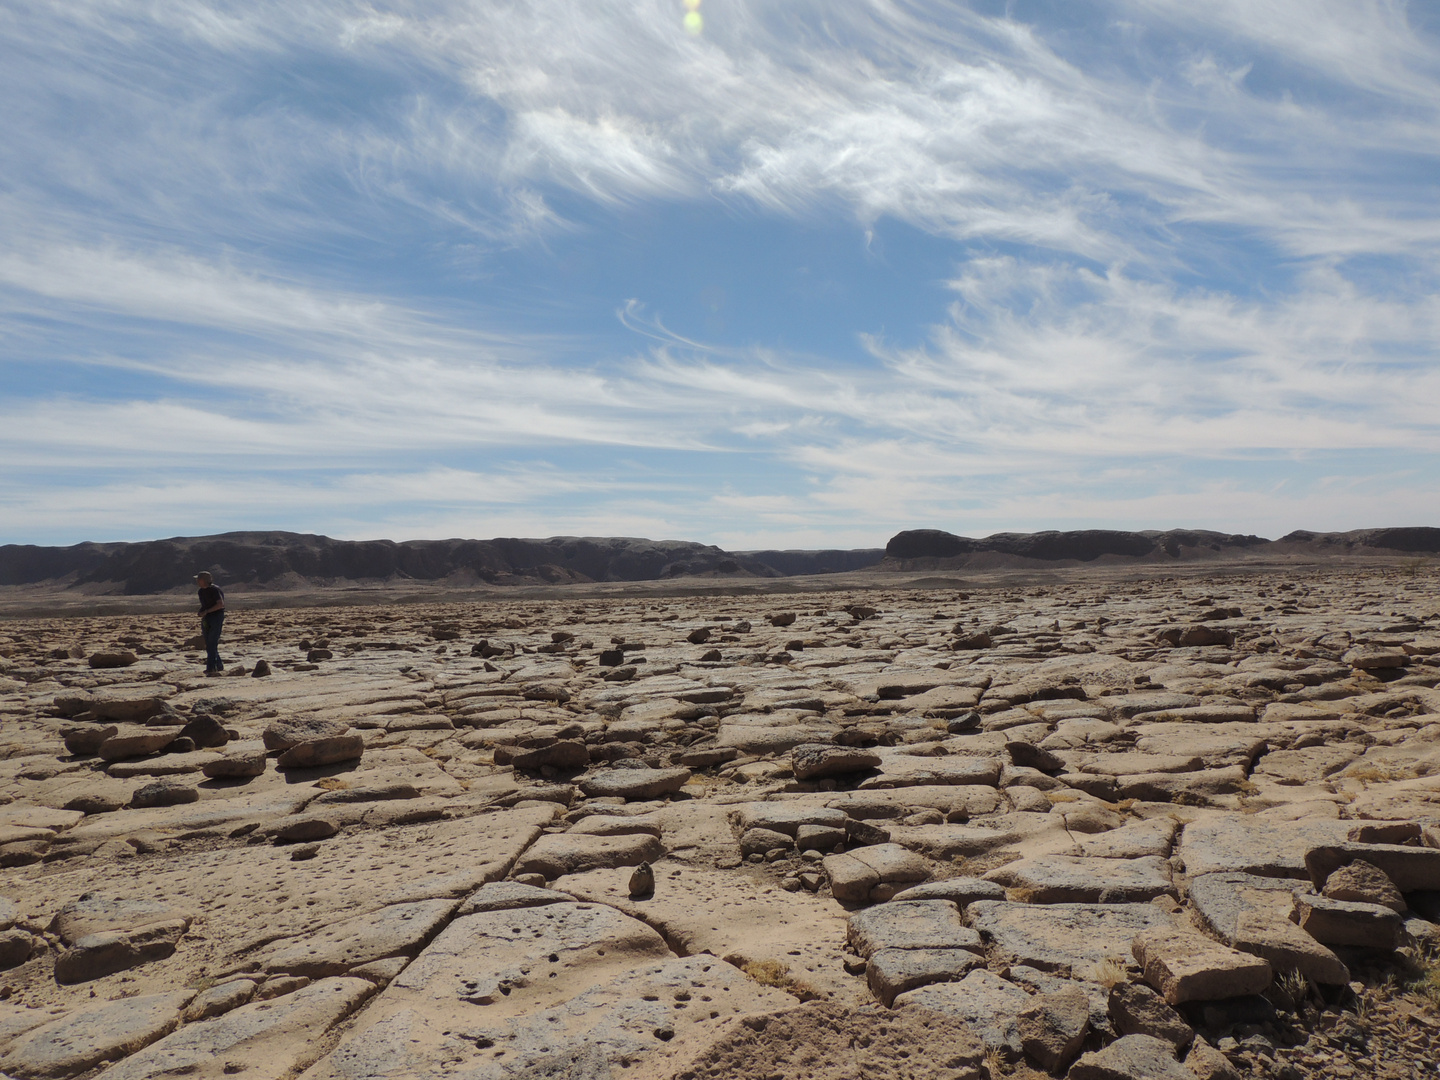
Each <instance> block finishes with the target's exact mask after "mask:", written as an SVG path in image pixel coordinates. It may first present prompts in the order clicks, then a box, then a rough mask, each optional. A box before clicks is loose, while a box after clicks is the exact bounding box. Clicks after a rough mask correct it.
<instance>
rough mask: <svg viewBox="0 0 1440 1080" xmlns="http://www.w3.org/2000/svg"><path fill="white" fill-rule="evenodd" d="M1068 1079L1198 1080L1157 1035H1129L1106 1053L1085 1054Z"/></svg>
mask: <svg viewBox="0 0 1440 1080" xmlns="http://www.w3.org/2000/svg"><path fill="white" fill-rule="evenodd" d="M1067 1077H1068V1080H1196V1074H1195V1073H1193V1072H1191V1071H1190V1070H1189V1069H1187V1068H1186V1067H1185V1066H1184V1065H1182V1064H1180V1062H1178V1061H1176V1060H1175V1048H1174V1047H1173V1046H1171V1045H1170V1044H1169V1043H1168V1042H1166V1041H1165V1040H1164V1039H1157V1038H1155V1037H1154V1036H1153V1035H1126V1036H1125V1037H1124V1038H1120V1039H1116V1040H1115V1041H1114V1042H1113V1043H1111V1044H1110V1045H1109V1046H1107V1047H1105V1049H1103V1050H1095V1051H1092V1052H1091V1053H1088V1054H1082V1055H1081V1056H1080V1060H1079V1061H1077V1062H1075V1064H1074V1065H1072V1066H1071V1067H1070V1072H1069V1073H1068V1074H1067Z"/></svg>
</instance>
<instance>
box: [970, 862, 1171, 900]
mask: <svg viewBox="0 0 1440 1080" xmlns="http://www.w3.org/2000/svg"><path fill="white" fill-rule="evenodd" d="M985 879H986V880H987V881H993V882H996V883H997V884H1000V885H1004V886H1005V887H1006V888H1009V889H1012V890H1014V891H1015V893H1016V894H1017V895H1016V896H1015V899H1021V900H1025V901H1027V902H1029V903H1032V904H1131V903H1139V902H1141V901H1145V900H1153V899H1154V898H1155V897H1157V896H1176V895H1178V894H1177V892H1176V890H1175V886H1174V885H1173V884H1172V883H1171V881H1170V868H1169V865H1168V864H1167V863H1166V861H1165V860H1164V859H1162V858H1160V857H1159V856H1158V855H1149V856H1146V857H1144V858H1140V859H1097V858H1086V857H1083V856H1074V855H1042V856H1040V857H1039V858H1036V859H1021V860H1020V861H1018V862H1013V863H1009V864H1007V865H1005V866H1002V867H999V868H997V869H995V870H992V871H990V872H989V873H988V874H986V875H985Z"/></svg>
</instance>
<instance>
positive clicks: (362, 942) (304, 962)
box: [256, 900, 457, 979]
mask: <svg viewBox="0 0 1440 1080" xmlns="http://www.w3.org/2000/svg"><path fill="white" fill-rule="evenodd" d="M456 906H457V905H456V901H454V900H422V901H420V902H418V903H414V904H391V905H390V906H388V907H382V908H381V909H380V910H378V911H371V912H367V913H366V914H364V915H359V916H356V917H355V918H351V919H343V920H341V921H340V922H337V923H334V924H333V925H330V926H326V927H324V928H323V929H321V930H318V931H316V932H315V933H313V934H308V935H306V936H305V937H301V938H285V939H282V940H280V941H277V942H275V943H274V944H272V945H268V946H266V947H265V948H264V949H263V950H262V951H261V952H260V953H259V954H258V955H257V956H256V959H257V960H258V961H259V963H260V966H261V968H262V969H263V970H264V971H267V972H270V973H272V974H274V973H278V972H283V973H285V974H287V975H305V976H308V977H309V978H312V979H321V978H327V977H330V976H335V975H343V974H345V973H346V972H347V971H350V970H351V969H352V968H356V967H359V966H360V965H362V964H369V963H373V962H374V961H376V960H384V959H386V958H387V957H392V956H404V957H413V956H415V955H416V954H417V953H419V951H420V949H421V948H422V947H423V946H424V944H425V943H426V942H427V941H429V940H430V938H431V937H432V936H433V935H434V934H435V933H436V931H438V930H439V929H440V927H441V926H443V925H444V923H445V920H446V919H448V918H449V917H450V913H451V912H452V911H454V910H455V908H456Z"/></svg>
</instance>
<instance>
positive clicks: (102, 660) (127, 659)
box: [90, 652, 136, 668]
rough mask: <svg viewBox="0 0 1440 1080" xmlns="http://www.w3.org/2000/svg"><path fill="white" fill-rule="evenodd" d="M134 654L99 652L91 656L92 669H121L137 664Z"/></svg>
mask: <svg viewBox="0 0 1440 1080" xmlns="http://www.w3.org/2000/svg"><path fill="white" fill-rule="evenodd" d="M135 661H136V656H135V654H134V653H133V652H97V653H92V654H91V655H90V666H91V667H92V668H121V667H129V666H130V665H131V664H133V663H135Z"/></svg>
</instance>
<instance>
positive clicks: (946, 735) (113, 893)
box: [0, 562, 1440, 1080]
mask: <svg viewBox="0 0 1440 1080" xmlns="http://www.w3.org/2000/svg"><path fill="white" fill-rule="evenodd" d="M221 584H222V585H223V584H225V583H224V582H223V581H222V582H221ZM681 584H683V583H681ZM439 595H440V594H439V593H438V592H437V596H439ZM351 599H354V598H353V597H352V598H351ZM361 599H364V598H361ZM409 599H410V601H411V602H406V603H395V602H385V601H386V598H384V597H379V598H377V597H371V598H369V601H368V602H358V603H345V604H333V603H327V604H325V605H318V604H317V606H308V607H307V606H295V604H296V601H295V599H294V598H293V597H292V598H290V599H289V600H288V601H286V604H285V606H280V605H279V604H278V603H277V604H270V603H268V602H267V601H266V600H265V599H264V598H263V597H250V598H247V597H245V596H242V595H236V596H235V597H233V598H232V602H231V608H230V612H229V617H228V622H227V626H226V631H225V637H224V640H223V641H222V645H221V653H222V655H223V656H224V657H225V659H226V661H227V669H226V672H225V675H224V676H222V677H219V678H205V677H204V676H203V675H202V671H201V669H202V663H203V653H202V652H201V651H200V650H199V648H198V644H199V643H198V640H197V638H196V634H197V633H198V629H197V625H196V620H195V617H194V615H193V614H192V613H191V608H190V605H189V601H188V599H186V598H183V597H181V598H175V599H173V602H172V601H164V602H159V603H150V604H148V606H147V605H143V604H139V603H138V602H137V603H136V605H135V607H134V609H133V610H132V611H131V612H128V613H127V612H124V611H122V612H119V613H113V614H103V615H65V616H40V615H32V616H18V615H12V616H10V617H8V618H5V619H4V620H3V621H0V733H3V734H0V744H3V753H0V758H3V760H0V804H3V805H0V968H3V970H0V1074H3V1075H4V1076H6V1077H10V1078H14V1080H62V1078H69V1077H91V1076H96V1077H102V1078H104V1080H146V1078H151V1077H172V1076H173V1077H182V1076H183V1077H194V1078H203V1080H208V1078H211V1077H228V1076H234V1077H239V1078H241V1080H281V1078H293V1077H304V1078H305V1080H369V1078H374V1080H380V1078H397V1080H398V1078H407V1080H408V1078H416V1080H418V1078H425V1077H446V1078H457V1080H458V1078H466V1080H502V1078H505V1080H509V1078H514V1080H520V1078H524V1080H539V1078H542V1077H555V1078H557V1080H558V1078H562V1077H575V1078H582V1080H592V1078H593V1080H601V1078H619V1077H627V1078H628V1077H634V1078H646V1080H670V1078H676V1080H679V1078H701V1077H705V1078H710V1077H721V1076H725V1077H757V1078H758V1077H765V1078H774V1080H781V1078H785V1080H788V1078H791V1077H796V1078H798V1077H817V1078H824V1080H840V1078H842V1077H844V1078H849V1077H879V1078H886V1077H897V1078H898V1077H906V1078H915V1080H932V1078H933V1080H940V1078H947V1080H962V1078H963V1080H971V1078H974V1080H979V1078H982V1077H988V1078H989V1080H997V1078H998V1077H1001V1076H1016V1077H1030V1076H1042V1075H1054V1076H1067V1075H1068V1076H1069V1077H1073V1078H1075V1080H1121V1078H1135V1080H1140V1078H1168V1077H1173V1078H1176V1080H1195V1078H1206V1080H1219V1078H1223V1077H1233V1076H1237V1075H1238V1076H1247V1077H1248V1076H1253V1077H1275V1078H1280V1080H1294V1078H1299V1077H1322V1076H1323V1077H1333V1078H1350V1077H1366V1078H1369V1077H1383V1078H1392V1077H1393V1078H1401V1077H1404V1078H1409V1077H1420V1076H1434V1075H1436V1074H1437V1068H1440V1065H1437V1063H1440V965H1437V959H1436V957H1437V947H1440V923H1437V920H1440V690H1437V689H1436V686H1437V684H1440V577H1437V575H1436V574H1435V572H1434V571H1433V569H1431V568H1429V567H1426V566H1420V565H1418V564H1416V565H1408V566H1407V565H1401V564H1400V563H1398V562H1391V563H1385V564H1378V563H1377V564H1366V563H1363V562H1357V563H1355V564H1353V565H1343V566H1340V565H1332V566H1324V567H1312V568H1298V569H1297V568H1293V567H1292V568H1285V567H1278V568H1268V569H1267V568H1265V567H1247V568H1245V569H1244V570H1243V572H1241V571H1239V570H1236V571H1233V572H1231V571H1227V570H1226V569H1225V568H1223V567H1210V568H1200V569H1196V570H1193V571H1192V572H1189V573H1185V574H1166V573H1163V572H1160V571H1158V570H1156V571H1139V570H1137V571H1134V572H1130V573H1127V574H1123V575H1122V574H1109V575H1103V574H1099V573H1096V574H1086V573H1084V572H1080V571H1077V572H1074V573H1070V574H1068V575H1051V576H1049V577H1045V576H1043V575H1034V576H1032V577H1031V578H1029V579H1027V580H1017V579H1016V578H1015V577H1014V576H1013V575H1012V576H1006V575H1000V574H996V575H991V576H989V577H987V576H986V575H984V574H978V573H977V574H974V575H967V577H966V580H963V581H961V580H958V579H957V580H947V579H944V578H931V579H902V578H898V577H895V576H894V575H892V576H891V578H890V579H889V580H888V581H886V580H878V579H875V580H866V581H863V582H862V581H859V580H858V579H856V578H854V577H853V576H851V577H845V578H837V579H835V581H834V582H833V583H831V584H828V585H827V584H826V583H825V582H823V581H818V582H817V580H816V579H811V584H810V586H809V587H807V588H804V589H798V588H797V589H791V590H789V591H786V590H784V589H770V590H759V591H738V590H730V591H729V592H727V590H726V588H725V587H724V586H720V585H715V584H714V583H713V582H712V583H710V584H709V585H707V586H706V587H705V588H703V589H702V588H695V589H691V590H689V591H687V590H686V589H684V588H682V587H680V585H677V584H676V583H668V584H666V585H665V586H663V587H662V586H660V585H656V586H655V587H653V588H640V587H635V588H631V589H628V590H618V589H617V590H609V591H607V590H605V589H603V588H589V587H573V588H571V587H555V588H553V589H549V590H544V589H538V590H528V591H526V592H525V593H524V594H523V595H521V594H519V593H505V592H503V591H500V590H496V591H493V592H491V593H489V594H486V595H483V596H476V597H473V598H468V599H464V600H461V601H455V600H454V598H453V597H449V598H447V599H449V600H450V601H451V602H438V601H434V600H427V599H426V598H425V597H423V596H421V597H418V598H417V597H413V596H412V597H410V598H409ZM167 605H168V607H169V608H170V610H156V608H157V607H158V608H161V609H163V608H165V607H167ZM641 864H645V865H646V866H648V867H649V868H650V869H649V873H648V874H647V873H646V872H645V870H644V868H643V867H641Z"/></svg>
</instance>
